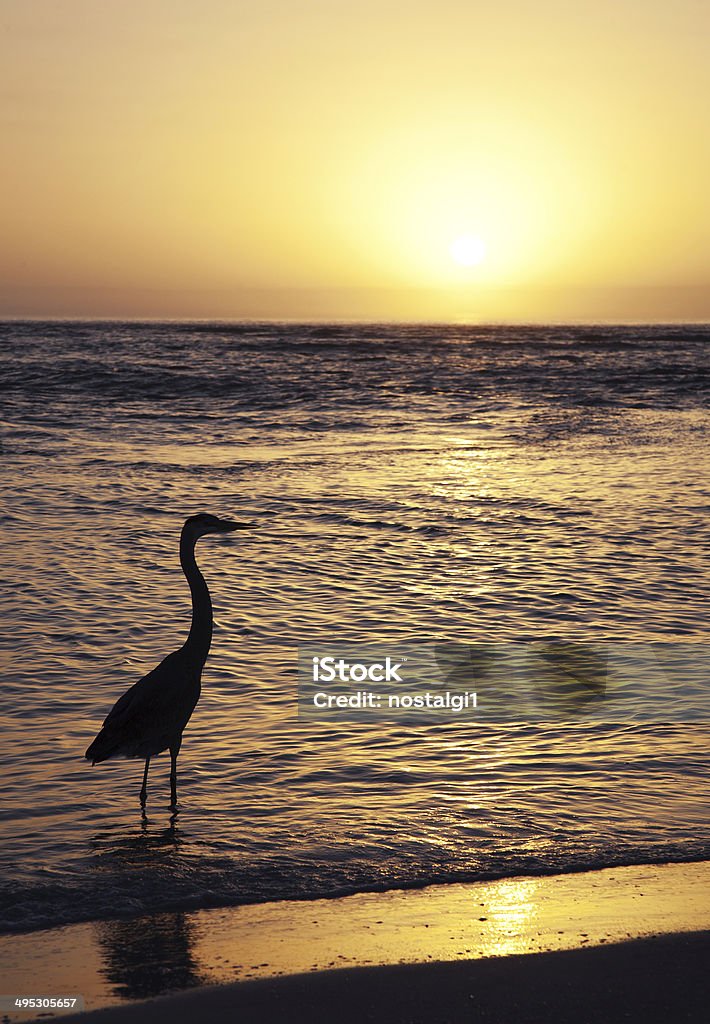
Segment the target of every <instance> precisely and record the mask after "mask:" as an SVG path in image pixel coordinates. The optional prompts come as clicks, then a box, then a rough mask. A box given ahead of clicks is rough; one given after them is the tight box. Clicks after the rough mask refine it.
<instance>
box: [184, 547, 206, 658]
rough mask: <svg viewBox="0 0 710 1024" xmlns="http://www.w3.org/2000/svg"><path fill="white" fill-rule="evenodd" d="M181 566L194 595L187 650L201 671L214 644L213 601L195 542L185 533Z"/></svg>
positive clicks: (186, 644) (186, 643)
mask: <svg viewBox="0 0 710 1024" xmlns="http://www.w3.org/2000/svg"><path fill="white" fill-rule="evenodd" d="M180 565H181V566H182V571H183V572H184V573H185V576H186V578H187V582H188V583H189V584H190V593H191V594H192V625H191V626H190V634H189V636H188V638H187V640H186V642H185V648H186V650H187V651H188V652H189V654H190V655H191V658H192V660H194V662H195V664H196V665H198V667H199V670H200V671H201V670H202V666H203V665H204V663H205V661H206V659H207V653H208V651H209V649H210V644H211V642H212V601H211V600H210V592H209V590H208V589H207V584H206V583H205V578H204V576H203V575H202V573H201V572H200V570H199V569H198V568H197V562H196V561H195V540H194V538H191V537H187V536H185V533H184V532H183V533H182V535H181V537H180Z"/></svg>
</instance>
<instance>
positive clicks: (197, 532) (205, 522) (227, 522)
mask: <svg viewBox="0 0 710 1024" xmlns="http://www.w3.org/2000/svg"><path fill="white" fill-rule="evenodd" d="M248 529H249V524H248V523H235V521H234V520H233V519H220V518H219V517H218V516H213V515H210V514H209V512H200V513H199V514H198V515H196V516H190V518H189V519H186V520H185V525H184V526H183V533H188V534H189V535H190V536H192V537H194V539H195V540H197V538H198V537H204V536H205V534H207V533H231V532H232V530H248Z"/></svg>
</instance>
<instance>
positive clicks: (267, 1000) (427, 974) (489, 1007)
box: [63, 932, 710, 1024]
mask: <svg viewBox="0 0 710 1024" xmlns="http://www.w3.org/2000/svg"><path fill="white" fill-rule="evenodd" d="M709 965H710V932H690V933H685V934H682V935H666V936H661V937H657V938H651V939H638V940H635V941H632V942H625V943H621V944H615V945H608V946H597V947H594V948H590V949H574V950H564V951H561V952H554V953H536V954H527V955H523V956H506V957H496V958H489V959H485V960H474V961H464V962H454V963H429V964H401V965H398V966H390V967H357V968H346V969H341V970H332V971H321V972H317V973H314V974H299V975H293V976H290V977H282V978H272V979H268V980H261V981H246V982H240V983H237V984H233V985H221V986H210V987H208V988H203V989H198V990H193V991H191V992H188V993H185V994H182V995H177V996H168V997H164V998H161V999H155V1000H150V1001H149V1002H145V1003H140V1004H138V1005H134V1006H126V1007H114V1008H109V1009H105V1010H97V1011H94V1012H93V1013H88V1014H82V1015H80V1016H72V1017H70V1018H66V1017H65V1018H63V1020H64V1021H65V1022H66V1024H69V1021H76V1022H79V1021H81V1022H83V1024H90V1022H91V1024H94V1022H96V1024H124V1022H125V1024H182V1022H188V1021H189V1022H192V1021H200V1022H202V1021H205V1022H208V1021H209V1022H213V1021H214V1022H221V1021H238V1022H239V1024H252V1022H254V1024H256V1022H263V1024H277V1022H279V1024H291V1022H292V1024H301V1022H303V1024H306V1022H307V1024H313V1022H314V1021H319V1022H320V1021H324V1022H330V1021H336V1022H337V1024H362V1022H364V1021H369V1022H374V1024H380V1022H381V1024H385V1022H387V1024H459V1022H472V1024H473V1022H477V1021H481V1022H484V1024H545V1022H560V1024H562V1022H565V1024H566V1022H570V1024H572V1022H574V1024H615V1022H620V1024H621V1022H634V1021H637V1022H639V1024H641V1022H643V1024H682V1022H693V1024H707V1022H708V1021H709V1020H710V1006H709V999H708V996H709V995H710V975H709V972H708V967H709Z"/></svg>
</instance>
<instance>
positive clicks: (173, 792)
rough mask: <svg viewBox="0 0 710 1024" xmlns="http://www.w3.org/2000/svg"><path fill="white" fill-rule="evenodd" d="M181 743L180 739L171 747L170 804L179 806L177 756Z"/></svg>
mask: <svg viewBox="0 0 710 1024" xmlns="http://www.w3.org/2000/svg"><path fill="white" fill-rule="evenodd" d="M180 743H181V740H178V742H177V744H176V745H175V746H174V747H171V748H170V806H171V807H177V757H178V754H179V753H180Z"/></svg>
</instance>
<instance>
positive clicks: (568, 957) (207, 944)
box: [0, 862, 710, 1024]
mask: <svg viewBox="0 0 710 1024" xmlns="http://www.w3.org/2000/svg"><path fill="white" fill-rule="evenodd" d="M704 933H705V934H704ZM708 934H710V863H709V862H698V863H689V864H666V865H647V866H631V867H619V868H608V869H604V870H601V871H591V872H583V873H579V874H567V875H556V876H546V877H545V876H534V877H531V876H528V877H518V878H505V879H499V880H497V881H492V882H476V883H470V884H461V885H442V886H431V887H429V888H426V889H420V890H409V891H398V892H385V893H363V894H358V895H355V896H349V897H344V898H342V899H336V900H315V901H309V902H281V903H272V904H259V905H253V906H243V907H233V908H228V909H221V910H205V911H196V912H193V913H189V914H186V913H174V914H159V915H154V916H152V917H142V918H133V919H131V918H123V919H117V920H113V921H99V922H92V923H89V924H84V925H75V926H71V927H67V928H60V929H53V930H50V931H46V932H37V933H32V934H28V935H14V936H5V937H3V938H2V939H0V962H2V965H3V970H2V975H3V988H4V990H5V992H13V993H23V994H31V993H32V994H45V995H49V994H53V995H59V994H63V995H69V994H72V995H79V994H80V995H83V996H84V998H85V1000H86V1006H87V1009H88V1010H89V1011H96V1012H97V1017H98V1019H100V1020H106V1021H107V1022H110V1021H112V1020H113V1019H114V1017H115V1018H116V1019H117V1020H125V1021H126V1022H128V1021H129V1020H134V1021H136V1022H138V1021H142V1020H146V1021H147V1020H148V1019H150V1020H168V1019H170V1020H175V1021H182V1020H191V1019H194V1018H195V1017H197V1016H200V1015H202V1016H204V1017H205V1018H206V1019H210V1020H213V1019H214V1020H219V1019H221V1017H222V1015H226V1014H227V1013H228V1015H229V1016H230V1017H231V1016H232V1014H233V1013H237V1012H238V1013H239V1014H240V1017H241V1019H242V1020H250V1019H251V1018H250V1016H249V1015H250V1014H253V1015H254V1017H255V1018H256V1016H259V1017H260V1018H261V1017H263V1018H264V1019H265V1020H267V1021H268V1020H270V1019H271V1017H273V1019H274V1020H276V1019H279V1020H294V1021H298V1020H301V1019H304V1020H305V1019H306V1016H308V1017H309V1019H314V1018H315V1019H323V1020H327V1019H331V1018H332V1017H333V1016H337V1017H338V1018H342V1020H343V1021H348V1020H351V1019H352V1020H355V1019H359V1020H363V1019H365V1020H367V1019H371V1020H375V1021H377V1020H382V1021H385V1020H403V1021H404V1020H409V1021H413V1022H414V1021H417V1022H424V1021H444V1020H450V1021H457V1020H460V1019H466V1020H469V1019H473V1020H481V1021H492V1020H499V1019H500V1020H509V1021H525V1020H531V1021H532V1020H540V1021H542V1020H551V1021H554V1020H560V1021H565V1020H567V1019H572V1018H571V1017H569V1016H568V1009H569V1006H570V1005H572V1004H571V1003H570V1002H569V1000H573V1001H574V1000H576V1002H575V1003H574V1005H575V1006H576V1007H577V1011H576V1016H575V1018H574V1019H575V1020H584V1019H589V1020H590V1021H591V1020H597V1019H600V1020H601V1019H606V1020H614V1019H618V1020H633V1019H639V1020H641V1019H643V1020H647V1021H651V1020H655V1019H658V1020H664V1021H667V1022H673V1024H675V1021H683V1020H694V1019H696V1018H694V1017H693V1016H692V1013H694V1012H695V1010H694V1008H693V1006H694V1004H693V1000H695V999H699V998H700V995H699V993H702V994H704V996H707V995H708V994H710V992H709V989H710V986H709V985H708V981H707V968H706V965H707V952H708V938H707V935H708ZM654 936H655V937H656V938H654ZM658 936H661V938H657V937H658ZM639 940H641V941H639ZM592 947H596V948H592ZM543 953H544V955H538V954H543ZM701 963H702V969H701V966H700V965H701ZM235 983H236V984H235ZM186 989H190V990H191V991H187V992H183V994H178V995H168V994H167V993H174V992H178V991H179V990H186ZM605 993H606V995H605ZM609 993H611V994H612V995H613V1000H614V1005H616V1006H617V1007H618V1006H621V1005H622V1004H623V1005H624V1006H625V1007H626V1010H625V1011H624V1012H625V1013H626V1014H627V1015H626V1016H624V1015H623V1014H621V1015H617V1017H609V1016H608V1013H609V1006H610V1004H609V1002H608V1000H607V1001H606V1002H605V999H606V998H607V995H609ZM654 993H655V994H654ZM664 993H666V995H668V998H671V997H672V999H673V1000H675V1002H674V1004H673V1005H675V1006H676V1007H677V1008H678V1013H675V1012H674V1013H670V1012H667V1013H666V1015H665V1017H664V1016H659V1017H652V1016H649V1014H650V1012H651V1011H650V1009H649V1006H650V1005H651V1004H650V1003H649V999H650V997H651V995H653V999H652V1000H651V1002H652V1003H653V1005H654V1006H655V1005H658V1006H665V1007H666V1009H667V1008H668V1004H667V1000H666V1002H664V1001H663V1000H664V999H666V995H664ZM662 996H663V998H661V997H662ZM153 997H157V998H153ZM647 997H648V998H647ZM464 998H465V999H467V1000H468V1003H467V1004H466V1005H468V1007H469V1011H468V1013H467V1016H466V1017H464V1018H462V1015H461V1014H462V1009H461V1008H462V1006H463V1005H464V1003H463V1002H462V1000H464ZM609 998H611V996H609ZM513 999H515V1000H517V1002H516V1003H515V1005H513V1003H511V1000H513ZM141 1000H149V1002H140V1001H141ZM328 1000H335V1001H336V1003H337V1005H338V1009H337V1011H335V1010H333V1008H332V1006H331V1007H330V1009H329V1008H328V1007H329V1003H328ZM541 1001H542V1002H541ZM684 1001H685V1002H684ZM126 1003H128V1004H129V1005H125V1004H126ZM543 1003H547V1005H548V1011H547V1012H546V1013H545V1014H543V1013H542V1010H541V1009H540V1006H541V1005H542V1004H543ZM117 1004H124V1005H117ZM334 1005H335V1004H334ZM112 1006H113V1007H115V1009H109V1010H106V1011H104V1010H103V1009H100V1008H101V1007H112ZM229 1007H233V1008H234V1009H233V1010H232V1009H229V1011H228V1008H229ZM471 1007H477V1008H478V1009H477V1010H476V1014H477V1015H476V1014H474V1015H473V1017H472V1016H471V1012H470V1011H471ZM535 1007H537V1008H538V1009H537V1010H535ZM580 1007H581V1008H584V1009H585V1012H587V1010H588V1011H589V1014H592V1013H599V1014H602V1012H603V1013H606V1014H607V1016H606V1017H605V1018H602V1017H595V1016H591V1015H590V1016H589V1017H588V1018H584V1017H581V1016H580V1015H579V1008H580ZM635 1007H641V1008H643V1013H641V1011H640V1010H639V1011H638V1013H637V1011H636V1009H635ZM681 1007H685V1008H686V1009H687V1013H686V1010H685V1009H684V1010H683V1013H685V1016H684V1015H683V1014H682V1013H681V1012H680V1008H681ZM356 1008H359V1009H357V1012H356ZM659 1012H660V1011H659ZM525 1013H528V1016H524V1014H525ZM535 1013H537V1014H538V1016H537V1017H536V1016H535ZM299 1014H300V1015H301V1016H299ZM358 1014H359V1016H358ZM397 1014H400V1016H397ZM437 1014H438V1016H437ZM496 1014H498V1016H496ZM506 1014H507V1015H508V1016H506ZM633 1014H636V1016H633ZM159 1015H161V1016H159ZM348 1015H350V1016H348ZM16 1019H20V1020H22V1019H24V1020H27V1019H28V1018H27V1016H26V1015H24V1016H23V1017H19V1016H18V1017H17V1018H16ZM63 1019H64V1020H67V1019H68V1018H66V1017H64V1018H63ZM80 1019H81V1020H83V1021H90V1020H93V1019H94V1013H93V1012H92V1013H90V1014H89V1015H82V1016H81V1018H80ZM702 1019H703V1020H704V1019H706V1018H702Z"/></svg>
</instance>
